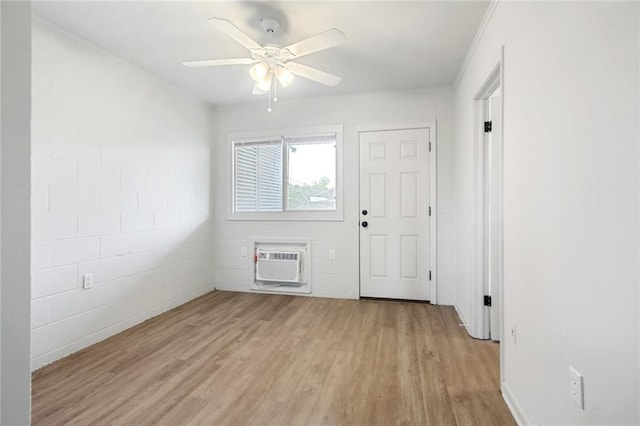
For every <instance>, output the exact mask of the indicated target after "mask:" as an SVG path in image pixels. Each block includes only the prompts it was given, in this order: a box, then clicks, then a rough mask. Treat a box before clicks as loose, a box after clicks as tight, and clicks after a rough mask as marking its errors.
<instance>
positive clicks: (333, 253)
mask: <svg viewBox="0 0 640 426" xmlns="http://www.w3.org/2000/svg"><path fill="white" fill-rule="evenodd" d="M329 260H336V251H335V250H334V249H331V250H329Z"/></svg>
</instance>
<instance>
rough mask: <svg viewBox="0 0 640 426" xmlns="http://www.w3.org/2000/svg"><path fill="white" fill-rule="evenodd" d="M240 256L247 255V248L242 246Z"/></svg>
mask: <svg viewBox="0 0 640 426" xmlns="http://www.w3.org/2000/svg"><path fill="white" fill-rule="evenodd" d="M242 257H247V248H246V247H242Z"/></svg>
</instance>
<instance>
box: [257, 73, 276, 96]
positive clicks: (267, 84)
mask: <svg viewBox="0 0 640 426" xmlns="http://www.w3.org/2000/svg"><path fill="white" fill-rule="evenodd" d="M271 76H272V73H271V72H270V71H269V72H267V74H266V75H265V77H264V78H263V79H262V80H260V81H256V87H257V88H258V89H260V90H262V91H263V92H268V91H269V90H270V89H271Z"/></svg>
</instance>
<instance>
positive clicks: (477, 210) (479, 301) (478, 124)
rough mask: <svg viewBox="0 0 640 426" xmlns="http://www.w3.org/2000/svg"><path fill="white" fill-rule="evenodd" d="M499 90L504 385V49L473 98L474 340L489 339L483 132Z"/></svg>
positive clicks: (501, 322) (500, 305)
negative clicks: (490, 100) (490, 99)
mask: <svg viewBox="0 0 640 426" xmlns="http://www.w3.org/2000/svg"><path fill="white" fill-rule="evenodd" d="M497 87H500V89H501V97H500V104H501V108H500V126H501V128H500V135H501V141H500V158H501V161H500V162H501V165H500V168H501V174H500V182H499V184H498V186H499V191H500V195H499V197H500V209H499V215H500V223H501V226H500V228H499V230H498V233H499V235H498V240H499V245H500V249H501V250H500V256H502V259H503V260H502V261H501V262H500V272H499V274H500V283H499V285H498V287H499V293H500V300H499V301H498V308H499V310H500V312H499V318H500V326H501V339H502V340H501V344H500V377H501V383H502V380H503V378H504V347H505V345H504V340H505V339H506V336H507V333H506V331H505V330H506V326H505V321H504V288H505V282H504V252H503V247H504V203H503V197H504V177H503V176H504V172H503V171H504V145H505V136H504V111H505V108H504V104H505V102H504V99H505V88H504V46H503V47H502V48H501V51H500V58H499V60H498V62H497V63H496V65H495V66H494V67H493V68H492V70H491V72H490V73H489V75H488V77H487V78H486V80H485V81H484V82H483V84H482V85H481V86H480V88H479V90H478V92H477V93H476V96H475V97H474V98H473V102H474V109H475V120H474V123H473V125H474V129H476V131H475V153H474V163H475V177H476V190H475V196H474V201H473V202H474V212H473V213H474V220H473V247H472V248H473V254H472V274H471V275H472V282H471V300H472V302H471V317H470V321H469V330H468V331H469V334H470V335H471V336H473V337H475V338H480V339H488V338H489V333H490V329H489V309H487V308H486V307H485V306H484V303H483V296H484V294H486V293H485V277H486V273H485V266H486V258H487V256H486V238H487V235H486V233H485V223H486V211H485V202H484V196H485V176H484V172H485V170H484V169H485V158H484V153H485V146H484V145H485V136H484V129H483V122H484V121H485V108H484V102H485V101H486V100H487V99H488V97H489V96H490V95H491V94H492V93H493V92H494V91H495V90H496V88H497Z"/></svg>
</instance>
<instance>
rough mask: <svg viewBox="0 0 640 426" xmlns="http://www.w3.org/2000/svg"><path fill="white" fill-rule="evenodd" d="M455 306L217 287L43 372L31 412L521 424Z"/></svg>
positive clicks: (99, 419)
mask: <svg viewBox="0 0 640 426" xmlns="http://www.w3.org/2000/svg"><path fill="white" fill-rule="evenodd" d="M458 322H459V320H458V317H457V315H456V313H455V311H454V310H453V308H450V307H437V306H431V305H425V304H418V303H407V302H393V301H369V300H361V301H355V300H337V299H320V298H308V297H295V296H284V295H264V294H248V293H231V292H221V291H215V292H213V293H209V294H207V295H205V296H203V297H200V298H198V299H196V300H193V301H191V302H189V303H187V304H185V305H183V306H180V307H178V308H176V309H173V310H171V311H169V312H167V313H165V314H162V315H160V316H158V317H155V318H152V319H150V320H148V321H146V322H144V323H142V324H140V325H138V326H136V327H134V328H132V329H129V330H127V331H125V332H123V333H121V334H118V335H117V336H114V337H112V338H110V339H108V340H105V341H103V342H101V343H98V344H96V345H93V346H91V347H89V348H87V349H84V350H82V351H80V352H78V353H76V354H74V355H71V356H69V357H67V358H64V359H62V360H60V361H58V362H56V363H53V364H51V365H49V366H47V367H44V368H42V369H40V370H38V371H36V372H34V373H33V400H32V411H33V412H32V422H33V424H35V425H39V424H43V425H45V424H46V425H58V424H82V425H85V424H114V425H127V424H135V425H143V424H166V425H182V424H214V425H244V424H263V425H266V424H272V425H304V424H309V425H318V424H323V425H325V424H327V425H329V424H331V425H333V424H358V425H394V424H403V425H409V424H420V425H456V424H459V425H513V424H515V421H514V419H513V417H512V416H511V414H510V412H509V410H508V409H507V406H506V405H505V403H504V401H503V399H502V396H501V395H500V392H499V378H498V377H499V372H498V360H499V358H498V357H499V355H498V351H499V347H498V345H497V344H496V343H492V342H487V341H480V340H474V339H471V338H469V337H468V336H467V334H466V332H465V331H464V329H462V328H461V327H459V326H458Z"/></svg>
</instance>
